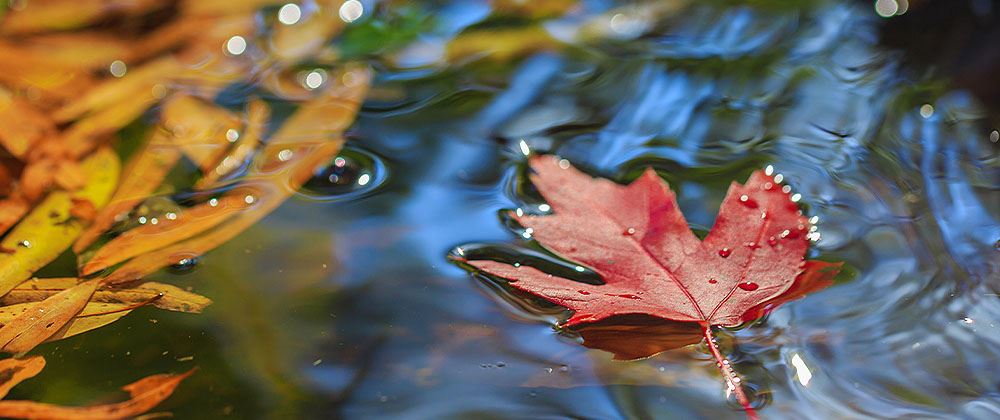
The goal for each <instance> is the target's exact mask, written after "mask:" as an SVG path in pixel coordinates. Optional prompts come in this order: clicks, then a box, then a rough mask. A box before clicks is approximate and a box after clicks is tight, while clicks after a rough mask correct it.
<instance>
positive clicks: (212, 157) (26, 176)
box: [0, 0, 371, 418]
mask: <svg viewBox="0 0 1000 420" xmlns="http://www.w3.org/2000/svg"><path fill="white" fill-rule="evenodd" d="M278 3H279V2H276V1H272V0H251V1H243V2H232V1H226V0H187V1H180V2H174V1H166V0H123V1H116V2H110V3H109V2H104V1H100V0H38V1H31V2H12V3H11V4H12V6H11V8H10V9H9V10H8V11H7V12H6V13H5V14H3V15H2V16H0V146H2V148H3V150H2V151H0V159H2V160H0V235H3V238H2V240H0V324H2V326H0V350H2V351H3V352H6V353H11V354H14V357H13V358H8V359H4V360H0V396H3V395H6V393H7V391H8V390H9V389H10V388H11V387H13V386H14V385H16V384H17V383H19V382H21V381H23V380H25V379H28V378H30V377H32V376H35V375H36V374H38V373H39V372H40V371H41V370H42V368H43V367H44V365H45V361H44V359H42V357H41V356H25V353H27V352H30V351H31V350H32V349H33V348H34V347H35V346H37V345H38V344H41V343H44V342H47V341H53V340H59V339H62V338H66V337H69V336H72V335H75V334H80V333H83V332H86V331H89V330H93V329H95V328H99V327H102V326H104V325H107V324H110V323H112V322H115V321H116V320H118V319H120V318H122V317H123V316H125V315H127V314H128V313H129V312H131V311H132V310H134V309H136V308H139V307H142V306H147V305H148V306H155V307H157V308H160V309H165V310H170V311H180V312H191V313H197V312H200V311H202V310H203V309H204V308H205V307H206V306H208V305H209V304H210V303H211V301H210V300H209V299H208V298H206V297H204V296H200V295H198V294H195V293H193V292H190V291H186V290H182V289H180V288H177V287H174V286H171V285H168V284H161V283H155V282H150V281H146V280H145V278H146V277H147V276H148V275H149V274H151V273H154V272H156V271H157V270H160V269H161V268H164V267H166V266H170V265H174V264H178V263H184V262H186V261H190V260H192V259H194V258H196V257H197V256H199V255H201V254H203V253H205V252H208V251H210V250H212V249H213V248H215V247H217V246H219V245H220V244H222V243H224V242H226V241H228V240H230V239H231V238H233V237H235V236H236V235H238V234H239V233H240V232H242V231H243V230H245V229H247V228H248V227H250V226H251V225H253V224H254V223H256V222H257V221H259V220H260V219H261V218H263V217H264V216H265V215H267V214H268V213H270V212H271V211H273V210H274V209H276V208H277V207H278V206H279V205H281V203H282V202H283V201H284V200H285V199H287V198H289V197H290V196H291V195H292V194H294V193H295V191H296V190H297V189H298V188H299V187H300V186H301V185H302V184H303V183H304V182H306V181H307V180H308V179H309V178H310V177H311V176H312V174H313V173H314V171H315V169H316V168H317V167H319V166H323V165H325V164H326V163H327V162H328V161H329V160H330V159H331V158H332V157H334V156H335V155H336V154H337V153H338V152H339V151H340V148H341V145H342V144H343V141H344V139H343V132H344V130H345V129H347V128H348V127H349V126H350V125H351V124H352V122H353V121H354V119H355V116H356V114H357V111H358V108H359V105H360V103H361V101H362V100H363V99H364V97H365V95H366V93H367V89H368V85H369V81H370V78H371V74H370V71H369V70H368V69H367V68H366V67H365V66H362V65H359V64H353V63H343V62H340V61H338V60H337V57H336V54H335V53H334V52H332V50H330V47H329V45H328V44H329V43H328V40H329V39H330V38H332V37H334V36H336V35H337V34H338V33H339V32H340V31H341V30H342V28H343V27H344V25H345V22H344V21H343V20H342V19H341V18H340V17H339V16H338V10H339V8H340V5H341V3H342V2H341V1H337V0H320V1H317V5H318V6H319V7H318V8H316V9H314V10H303V15H302V16H301V19H300V20H299V21H298V22H297V23H295V24H292V25H284V24H275V23H274V22H271V21H270V20H268V19H261V18H260V17H261V15H259V12H258V10H259V9H260V8H262V7H267V6H272V5H276V4H278ZM304 60H308V61H309V62H310V63H314V64H315V63H321V64H322V65H324V66H326V67H328V68H331V69H332V70H331V71H330V72H329V73H326V76H325V79H324V80H323V83H322V84H321V85H319V86H308V85H304V84H303V83H301V82H297V81H298V80H299V79H300V78H301V74H300V73H301V72H298V71H297V70H296V67H295V66H296V65H297V64H298V63H300V62H302V61H304ZM240 83H243V84H252V85H257V86H261V87H262V88H263V89H266V90H268V91H269V92H270V93H271V94H273V95H274V96H275V97H278V98H280V99H282V100H283V101H291V102H296V103H298V107H297V109H296V110H295V111H294V113H293V114H292V115H291V116H290V117H288V118H287V119H285V120H284V122H283V123H282V124H281V125H280V127H277V128H275V129H273V130H270V128H271V127H272V117H271V113H270V109H269V106H268V104H267V103H266V102H265V101H264V100H261V99H252V100H250V101H248V102H247V104H246V106H245V108H244V109H240V110H232V109H227V108H225V107H222V106H220V105H218V104H216V103H214V102H213V99H214V98H215V97H216V96H217V95H218V94H219V93H220V92H222V91H223V90H224V89H225V88H227V87H229V86H232V85H235V84H240ZM137 120H142V121H144V122H145V121H152V123H151V127H150V128H149V129H148V130H147V132H146V134H145V135H144V136H142V137H141V142H142V144H139V145H132V146H130V147H122V142H121V141H119V139H118V138H117V135H118V133H119V132H120V131H121V130H122V129H123V128H125V127H126V126H128V125H130V124H132V123H133V122H135V121H137ZM130 141H132V140H130ZM116 149H118V150H129V149H133V150H135V151H134V152H132V153H130V154H129V155H128V156H127V158H126V159H125V161H124V162H120V153H119V152H116ZM184 160H187V161H190V163H191V164H192V166H193V167H196V168H197V170H198V171H199V176H198V177H197V181H196V182H194V184H193V185H190V186H176V185H173V184H172V183H170V182H165V179H166V178H167V177H168V175H169V174H170V173H171V172H173V171H176V170H178V169H177V168H178V166H179V165H182V162H183V161H184ZM175 188H185V189H190V190H191V193H192V194H191V196H193V197H194V201H195V203H196V204H194V205H187V206H182V205H179V204H177V203H172V202H171V206H170V208H169V209H168V210H166V211H157V210H156V209H152V207H154V206H152V205H147V203H148V202H149V200H150V198H151V197H155V198H157V199H159V200H160V201H159V202H162V201H163V200H164V199H166V198H165V197H167V196H168V194H169V193H170V192H172V191H173V190H174V189H175ZM167 200H168V201H169V199H167ZM67 251H71V252H73V253H74V254H75V255H76V257H77V260H78V278H33V276H34V274H35V272H36V271H38V270H39V269H41V268H43V267H45V266H46V265H48V264H49V263H51V262H52V261H53V260H55V259H56V258H57V257H59V256H60V255H61V254H63V253H65V252H67ZM190 374H191V372H187V373H183V374H179V375H174V374H164V375H153V376H149V377H146V378H144V379H141V380H139V381H137V382H135V383H132V384H130V385H127V386H125V387H124V388H123V389H124V390H125V391H126V392H128V393H129V395H130V398H129V399H128V400H126V401H125V402H121V403H117V404H106V405H96V406H90V407H60V406H55V405H50V404H44V403H37V402H31V401H0V416H2V417H15V418H122V417H131V416H136V415H139V414H142V413H144V412H146V411H148V410H150V409H152V408H153V407H155V406H156V405H157V404H159V403H160V402H161V401H163V400H164V399H166V398H167V397H168V396H169V395H170V394H171V393H172V392H173V390H174V389H175V388H176V387H177V386H178V384H179V383H180V382H181V381H182V380H183V379H184V378H186V377H187V376H188V375H190Z"/></svg>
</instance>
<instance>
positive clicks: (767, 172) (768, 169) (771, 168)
mask: <svg viewBox="0 0 1000 420" xmlns="http://www.w3.org/2000/svg"><path fill="white" fill-rule="evenodd" d="M773 173H774V166H773V165H767V167H766V168H764V175H767V176H771V174H773Z"/></svg>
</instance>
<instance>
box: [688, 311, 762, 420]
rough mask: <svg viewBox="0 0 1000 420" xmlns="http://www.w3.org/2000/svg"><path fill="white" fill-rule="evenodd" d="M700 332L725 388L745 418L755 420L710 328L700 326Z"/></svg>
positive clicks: (752, 410)
mask: <svg viewBox="0 0 1000 420" xmlns="http://www.w3.org/2000/svg"><path fill="white" fill-rule="evenodd" d="M701 332H702V335H703V336H704V337H705V342H706V343H708V349H709V350H710V351H711V352H712V357H715V364H716V366H718V367H719V371H721V372H722V377H723V378H725V380H726V387H728V388H729V391H731V392H732V393H733V394H735V395H736V401H739V403H740V405H742V406H743V410H744V411H746V413H747V418H748V419H751V420H757V418H758V417H757V412H756V411H754V409H753V406H751V405H750V400H749V399H748V398H747V395H746V394H744V393H743V387H742V386H741V385H740V377H739V376H737V375H736V371H734V370H733V366H732V364H731V363H729V360H726V358H725V357H723V356H722V353H719V347H718V346H716V345H715V337H713V336H712V326H711V325H708V324H702V325H701Z"/></svg>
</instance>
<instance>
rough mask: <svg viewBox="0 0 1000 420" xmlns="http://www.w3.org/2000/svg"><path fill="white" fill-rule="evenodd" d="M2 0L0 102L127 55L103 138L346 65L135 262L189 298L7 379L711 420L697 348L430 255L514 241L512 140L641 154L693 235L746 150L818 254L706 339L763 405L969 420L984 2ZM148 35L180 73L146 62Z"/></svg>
mask: <svg viewBox="0 0 1000 420" xmlns="http://www.w3.org/2000/svg"><path fill="white" fill-rule="evenodd" d="M54 5H55V6H54ZM56 6H57V7H56ZM4 7H5V11H4V12H3V13H4V15H3V16H2V17H0V34H2V35H0V81H2V82H3V83H4V84H5V85H6V86H7V87H8V89H9V90H10V91H11V92H14V93H13V94H15V95H21V96H23V97H25V98H27V99H28V100H32V101H35V102H36V103H39V104H41V105H39V106H44V105H45V104H46V103H47V102H46V101H52V102H58V101H62V100H65V98H67V97H73V96H74V95H78V94H79V91H80V90H82V89H84V86H85V85H86V84H87V83H91V82H92V81H93V80H102V79H109V78H129V77H130V75H132V76H131V77H134V78H139V77H140V76H134V75H135V74H136V73H137V72H138V74H140V75H149V76H148V77H150V78H151V79H150V80H153V81H152V82H150V83H151V84H150V86H151V87H152V88H151V89H152V90H151V92H152V93H151V94H152V97H151V98H153V99H150V101H151V102H150V104H152V105H148V106H143V107H142V109H139V110H138V111H135V112H132V113H131V114H130V113H129V112H131V111H128V110H123V111H122V114H121V115H125V117H122V121H123V123H122V124H121V127H120V128H116V129H115V133H116V134H117V135H118V137H119V138H120V140H119V141H120V142H121V143H122V144H129V143H130V142H135V141H138V140H137V139H138V137H139V136H140V135H141V133H142V132H143V131H144V130H145V129H147V128H148V127H149V126H151V125H152V124H153V123H155V121H156V120H157V118H158V117H157V112H158V105H156V101H155V99H156V97H157V96H158V95H159V97H162V96H163V95H164V94H165V92H168V91H169V92H173V91H182V92H194V93H196V94H197V95H199V96H202V97H205V98H210V99H211V100H212V101H213V102H214V103H216V104H218V105H220V106H222V107H226V108H229V109H233V110H242V109H244V108H245V107H246V104H247V103H248V101H250V100H251V99H253V98H261V99H263V100H265V101H267V103H268V104H270V105H271V107H272V108H273V109H274V110H275V112H274V114H275V121H273V122H272V123H271V129H273V128H274V127H276V126H277V125H278V124H279V123H280V121H281V120H282V118H284V117H286V116H287V115H288V114H289V113H290V112H291V111H292V110H294V109H295V108H296V107H297V106H298V104H300V103H302V102H303V101H305V100H307V99H308V98H310V97H311V96H310V95H312V93H311V92H313V91H314V90H316V89H318V88H320V87H321V86H323V85H324V84H325V83H328V82H329V80H328V76H329V75H330V74H332V72H334V71H335V70H336V69H338V68H340V67H342V66H343V65H344V64H345V63H348V62H360V63H364V64H365V65H367V66H370V67H371V68H372V69H373V74H374V83H373V86H372V88H371V90H370V91H369V93H368V96H367V99H366V100H365V103H364V105H363V107H362V110H361V113H360V115H359V117H358V119H357V121H355V123H354V124H353V126H352V127H351V128H350V129H349V131H348V138H349V141H348V143H347V145H346V146H345V149H344V150H343V152H342V153H341V154H340V156H339V157H338V158H337V159H339V160H335V161H333V162H330V165H329V166H328V167H327V168H326V169H323V170H321V171H318V172H317V173H316V174H315V177H314V178H313V179H311V180H310V181H309V182H308V183H307V184H306V186H305V187H304V188H303V189H302V190H301V191H299V192H298V193H297V194H296V195H295V197H294V199H292V200H289V201H288V202H286V203H285V204H284V205H283V206H282V207H281V208H280V209H278V210H277V211H276V212H275V213H273V214H272V215H270V216H269V217H268V218H266V219H264V220H263V221H262V222H261V223H259V224H257V225H256V226H254V227H253V228H251V229H249V230H248V231H247V232H245V233H244V234H242V235H241V236H239V237H237V238H236V239H235V240H233V241H231V242H229V243H228V244H226V245H224V246H222V247H220V248H219V249H216V250H215V251H212V252H210V253H209V254H207V255H205V256H204V257H202V258H199V259H198V260H196V261H189V264H185V265H183V266H177V267H174V268H172V269H171V270H166V271H163V272H161V273H158V274H157V275H156V276H155V278H154V280H157V281H163V282H168V283H173V284H179V285H183V286H187V287H191V288H193V289H194V290H196V291H197V292H198V293H200V294H203V295H205V296H208V297H210V298H212V299H213V300H214V301H215V304H214V305H212V306H211V307H209V308H208V309H207V310H206V311H205V313H203V314H199V315H191V314H179V313H170V312H158V311H156V310H154V309H150V308H143V309H139V310H137V311H136V312H135V313H134V314H132V315H131V316H129V317H126V318H124V319H122V320H121V321H118V322H116V323H114V324H111V325H109V326H107V327H104V328H102V329H99V330H96V331H93V332H90V333H87V334H82V335H79V336H76V337H73V338H70V339H67V340H63V341H59V342H55V343H50V344H47V345H45V346H43V347H40V348H39V350H38V352H39V353H40V354H43V355H45V357H46V358H47V359H48V361H49V367H48V368H47V369H46V370H45V371H44V372H43V373H42V374H41V375H39V376H38V377H37V378H35V379H33V380H30V381H28V382H25V383H24V384H22V385H20V386H18V387H17V388H15V390H14V391H13V392H12V393H11V398H28V399H35V400H42V401H48V402H56V403H65V404H86V403H91V402H94V401H95V400H100V399H101V398H107V397H108V395H113V392H114V390H115V389H116V387H117V386H120V385H121V384H125V383H128V382H131V381H133V380H135V379H137V378H139V377H141V376H145V375H149V374H154V373H159V372H169V371H175V372H179V371H183V370H186V369H188V368H191V367H194V366H198V367H199V371H198V372H197V374H196V375H195V376H193V377H191V378H190V379H188V380H187V381H186V382H185V383H184V384H183V385H182V386H181V387H180V388H179V389H178V390H177V392H176V393H175V394H174V396H173V397H171V398H170V399H169V400H168V401H167V402H166V403H164V404H163V405H161V406H160V408H161V409H163V410H169V411H172V412H173V413H174V415H175V416H176V417H178V418H218V417H225V416H228V417H232V418H340V417H343V418H368V417H394V418H415V419H423V418H473V417H475V418H602V419H604V418H691V417H706V418H739V417H742V416H743V413H742V412H741V411H740V409H739V406H738V405H736V404H735V402H733V401H727V398H726V395H725V390H724V385H723V383H722V382H721V381H720V380H719V378H718V374H717V372H716V368H715V366H714V362H712V361H711V357H710V355H709V354H708V353H707V350H706V349H704V348H702V347H700V346H691V347H687V348H681V349H677V350H672V351H669V352H666V353H663V354H661V355H658V356H656V357H653V358H651V359H649V360H645V361H640V362H628V363H623V362H613V361H611V355H610V354H607V353H604V352H601V351H597V350H588V349H586V348H584V347H582V346H580V345H579V344H577V342H576V341H577V340H576V339H575V338H574V337H571V336H568V335H566V334H561V333H559V332H558V331H557V330H555V329H554V328H553V324H554V323H555V322H556V321H557V320H558V319H559V317H560V316H562V315H564V314H561V313H560V311H558V309H557V308H551V307H539V306H538V305H535V304H533V303H529V302H522V301H520V300H518V299H517V298H514V297H512V296H510V295H509V294H508V293H506V292H505V291H504V290H503V288H502V287H497V286H495V285H494V284H492V283H490V282H488V281H484V280H482V279H478V278H475V277H473V276H470V275H469V274H468V273H467V272H465V271H463V270H462V269H461V268H459V267H457V266H454V265H452V264H451V263H449V262H448V260H447V258H446V257H447V255H448V253H449V252H450V251H451V250H452V249H454V248H455V247H457V246H468V245H471V244H506V245H515V246H530V245H531V244H530V242H527V241H525V240H523V238H520V236H519V235H518V232H516V231H514V230H512V227H510V226H508V223H507V222H508V221H506V220H504V219H503V218H501V217H500V216H499V215H500V213H501V210H502V209H510V208H524V209H526V210H527V211H538V205H539V204H541V203H542V202H541V201H540V198H539V197H538V196H537V195H535V194H534V193H533V192H531V190H530V188H526V185H525V183H526V182H527V181H526V180H525V179H524V176H523V175H524V173H525V172H524V170H525V168H524V167H525V156H524V153H523V152H522V150H523V148H527V149H528V150H530V151H531V152H532V153H556V154H559V155H561V156H563V157H565V158H567V159H569V160H570V161H572V162H573V163H574V164H575V165H578V166H580V167H583V168H586V169H587V170H589V171H591V172H592V173H595V174H600V175H603V176H607V177H610V178H613V179H615V180H618V181H622V182H625V181H629V180H631V179H633V178H634V177H636V176H637V175H638V174H639V173H640V172H641V170H642V169H643V168H645V167H654V168H656V169H657V170H659V172H660V173H661V175H663V176H664V177H665V179H666V180H667V181H669V182H670V184H671V186H672V188H673V189H674V190H675V191H676V192H677V193H678V198H679V200H680V205H681V208H682V210H683V211H684V213H685V215H686V217H687V219H688V221H689V222H690V223H691V224H692V228H693V229H695V230H696V231H705V230H707V229H708V228H709V227H710V226H711V225H712V222H713V220H714V217H715V214H716V212H717V210H718V206H719V203H720V201H721V199H722V197H723V195H724V193H725V188H726V186H727V185H728V184H729V183H730V181H732V180H734V179H735V180H737V181H743V180H744V179H745V178H746V177H747V176H748V175H749V173H750V172H751V171H753V170H754V169H759V168H762V167H764V166H765V165H769V164H770V165H773V166H774V167H775V168H776V170H777V171H778V172H780V173H782V174H783V175H784V177H785V179H786V180H787V183H788V184H789V185H791V186H793V188H794V189H795V190H796V191H797V192H799V193H801V194H802V197H803V198H802V202H803V203H805V205H806V207H807V213H808V214H809V215H810V216H817V217H818V218H819V226H820V230H819V231H820V233H821V239H820V240H819V241H817V242H816V244H815V246H814V247H813V249H812V250H811V251H810V253H811V255H810V256H811V257H814V258H823V259H827V260H832V261H845V262H846V264H847V266H848V270H847V273H846V274H845V275H842V276H841V278H840V279H839V281H838V284H837V285H835V286H834V287H832V288H829V289H827V290H824V291H822V292H819V293H816V294H814V295H811V296H809V297H807V298H805V299H802V300H799V301H796V302H792V303H790V304H787V305H785V306H783V307H782V308H780V309H779V310H777V311H775V312H774V313H772V314H771V315H769V316H768V317H767V318H765V319H763V320H761V321H758V322H756V323H754V324H753V325H748V326H745V327H743V328H738V329H732V330H726V331H723V332H720V341H721V344H722V347H723V350H724V351H725V352H726V353H727V354H728V355H729V357H730V359H731V360H732V361H733V362H734V364H735V368H736V370H737V371H738V372H740V373H741V374H742V375H744V379H745V383H746V384H747V386H748V388H749V389H750V390H751V392H752V394H753V395H754V398H755V404H756V405H757V406H758V407H760V409H761V414H762V415H763V416H765V417H771V418H825V417H828V418H852V417H892V418H899V417H923V418H937V417H960V418H996V417H997V416H1000V379H998V378H1000V363H998V362H1000V280H998V279H1000V275H998V273H1000V271H998V267H1000V242H998V241H1000V225H998V224H997V217H1000V195H998V186H1000V182H998V180H1000V171H998V167H1000V161H998V156H997V152H998V150H1000V144H998V141H1000V133H998V131H997V130H998V129H1000V83H998V82H997V77H998V76H997V75H1000V26H998V23H1000V3H998V2H993V1H989V0H909V1H907V0H877V1H874V2H872V1H868V0H843V1H835V0H803V1H791V0H745V1H738V0H708V1H689V0H665V1H659V2H613V1H603V0H592V1H587V0H581V1H573V0H549V1H522V0H491V1H482V2H471V1H462V0H458V1H425V2H420V1H389V0H387V1H373V0H362V1H359V0H348V1H339V0H323V1H318V0H317V1H304V2H287V1H268V0H252V1H244V2H236V1H233V2H226V1H221V0H204V1H202V0H191V1H186V2H185V1H182V2H170V1H163V0H115V1H98V0H73V1H65V0H9V1H7V2H6V4H5V6H4ZM154 35H156V36H154ZM195 40H196V41H195ZM67 51H70V52H71V53H70V52H67ZM164 57H178V58H179V59H180V62H181V63H183V67H181V68H171V69H170V70H169V71H166V72H165V73H164V74H162V75H161V74H160V73H158V70H156V69H157V67H156V63H158V62H160V60H161V59H163V58H164ZM33 60H34V61H33ZM58 63H72V64H73V66H77V65H79V66H80V68H82V70H79V69H77V67H73V66H69V65H66V66H64V67H58V65H59V64H58ZM81 63H86V64H81ZM52 66H56V67H52ZM66 68H73V69H76V70H73V71H69V70H65V69H66ZM55 70H58V71H55ZM179 72H182V73H183V74H184V75H185V76H184V77H180V78H178V77H173V76H174V75H176V74H180V73H179ZM4 73H5V74H6V76H4V75H3V74H4ZM168 75H170V76H171V78H170V79H169V80H170V81H169V82H162V83H161V82H158V80H161V79H159V78H158V77H163V79H162V80H167V79H166V77H167V76H168ZM156 86H160V88H157V87H156ZM157 89H163V91H162V92H160V91H158V90H157ZM157 92H160V93H159V94H158V93H157ZM146 94H147V96H148V94H149V92H146ZM135 101H138V99H137V98H133V97H128V98H123V99H121V101H120V103H121V104H123V106H125V107H126V108H127V106H126V105H127V104H131V103H133V102H135ZM147 108H148V109H147ZM126 123H127V124H126ZM172 194H177V193H175V192H168V193H164V195H165V196H173V195H172ZM48 270H49V272H48V273H47V274H49V275H73V274H74V273H75V266H74V265H73V261H66V262H64V264H62V265H61V266H60V265H59V264H57V265H56V266H54V267H52V268H50V269H48Z"/></svg>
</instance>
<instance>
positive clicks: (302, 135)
mask: <svg viewBox="0 0 1000 420" xmlns="http://www.w3.org/2000/svg"><path fill="white" fill-rule="evenodd" d="M370 78H371V74H370V72H369V71H368V69H367V68H364V67H360V66H357V65H350V66H347V67H346V68H345V69H344V70H343V71H341V72H339V73H338V74H336V75H335V76H333V77H331V82H333V83H330V85H328V86H327V88H326V89H325V91H324V92H323V94H322V95H321V96H320V97H317V98H315V99H314V100H312V101H310V102H307V103H305V104H303V105H302V106H301V107H300V108H299V109H298V110H297V111H296V112H295V114H293V115H292V116H291V117H289V118H288V120H287V121H286V122H285V124H284V125H282V126H281V128H280V129H279V130H278V131H277V132H276V133H275V134H274V135H273V136H272V137H271V140H270V141H269V142H268V144H267V146H266V147H265V148H264V150H263V151H261V152H260V153H258V155H257V158H256V159H255V160H254V163H253V165H252V166H251V168H250V173H249V175H248V176H247V178H246V180H245V181H246V182H245V183H244V184H243V185H244V187H241V188H239V189H236V190H233V191H230V192H229V193H227V195H226V196H229V197H237V200H238V199H242V200H246V201H248V202H252V203H254V205H253V206H252V207H249V208H247V209H246V210H245V211H242V212H240V213H238V214H237V215H235V216H234V217H232V218H230V219H229V220H227V221H226V223H225V224H223V225H221V226H218V227H217V228H215V229H213V230H211V231H208V232H205V233H204V234H202V235H200V236H197V237H194V238H191V239H187V240H184V241H181V242H178V243H176V244H173V245H170V246H167V247H164V248H160V249H158V250H156V251H153V252H150V253H147V254H143V255H140V256H138V257H136V258H133V259H132V260H130V261H128V262H127V263H125V264H124V265H122V266H121V267H119V268H118V269H117V270H115V271H114V272H113V273H111V274H110V275H109V276H108V278H107V279H106V281H107V282H109V283H112V284H113V283H121V282H128V281H132V280H136V279H141V278H143V277H145V276H147V275H149V274H151V273H153V272H155V271H156V270H159V269H160V268H163V267H166V266H168V265H172V264H177V263H179V262H180V261H181V260H183V259H189V258H193V257H196V256H198V255H201V254H203V253H205V252H208V251H209V250H211V249H213V248H215V247H217V246H219V245H221V244H222V243H224V242H226V241H228V240H230V239H232V238H233V237H235V236H236V235H239V234H240V233H241V232H243V231H244V230H246V229H247V228H249V227H250V226H252V225H253V224H254V223H256V222H257V221H258V220H260V219H261V218H263V217H264V216H266V215H267V214H269V213H270V212H272V211H274V209H276V208H278V207H279V206H280V205H281V203H283V202H284V201H285V200H286V199H287V198H288V197H290V196H291V195H292V194H294V192H295V191H296V190H298V188H299V187H300V186H302V184H303V183H305V182H306V181H307V180H308V179H309V178H310V177H312V175H313V171H314V170H315V169H316V168H317V167H318V166H320V165H322V164H325V163H326V162H328V161H329V160H330V159H332V158H333V157H334V156H335V155H336V154H337V153H338V152H339V151H340V148H341V145H342V144H343V137H342V133H343V131H344V130H345V129H346V128H347V127H349V126H350V124H351V123H352V122H353V121H354V117H355V115H356V114H357V111H358V108H359V107H360V104H361V100H362V99H363V98H364V95H365V92H367V88H368V84H369V81H370Z"/></svg>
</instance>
